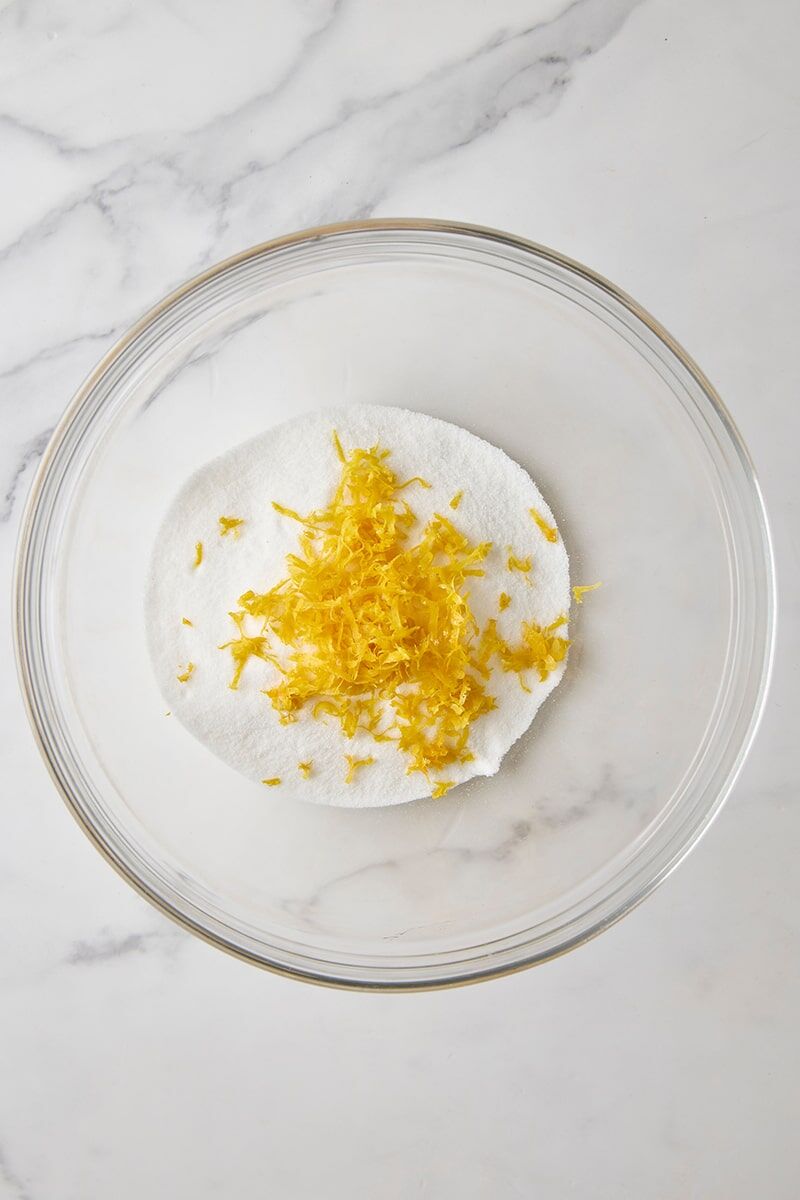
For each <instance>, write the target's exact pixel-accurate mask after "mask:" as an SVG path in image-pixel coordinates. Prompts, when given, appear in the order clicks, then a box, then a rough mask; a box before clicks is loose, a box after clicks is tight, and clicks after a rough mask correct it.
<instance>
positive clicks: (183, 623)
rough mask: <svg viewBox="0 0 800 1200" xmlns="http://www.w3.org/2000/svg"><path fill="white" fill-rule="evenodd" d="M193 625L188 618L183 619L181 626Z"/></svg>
mask: <svg viewBox="0 0 800 1200" xmlns="http://www.w3.org/2000/svg"><path fill="white" fill-rule="evenodd" d="M191 624H192V622H191V621H190V620H189V618H188V617H182V618H181V625H191Z"/></svg>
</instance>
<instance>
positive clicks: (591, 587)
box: [572, 583, 603, 604]
mask: <svg viewBox="0 0 800 1200" xmlns="http://www.w3.org/2000/svg"><path fill="white" fill-rule="evenodd" d="M602 586H603V585H602V583H583V584H581V583H576V584H575V587H574V588H573V589H572V595H573V597H574V599H575V603H576V604H583V597H584V596H585V595H586V593H587V592H596V591H597V589H598V588H599V587H602Z"/></svg>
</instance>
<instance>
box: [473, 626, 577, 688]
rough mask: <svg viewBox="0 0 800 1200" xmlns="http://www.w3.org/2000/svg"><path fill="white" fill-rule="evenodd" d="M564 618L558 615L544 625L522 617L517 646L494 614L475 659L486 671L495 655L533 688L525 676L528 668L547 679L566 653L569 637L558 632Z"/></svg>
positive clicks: (501, 664) (542, 678)
mask: <svg viewBox="0 0 800 1200" xmlns="http://www.w3.org/2000/svg"><path fill="white" fill-rule="evenodd" d="M564 621H565V618H563V617H559V618H558V619H557V621H555V622H553V624H552V625H547V626H545V627H544V628H542V626H541V625H537V624H536V622H535V621H523V622H522V631H521V633H522V640H521V642H520V644H519V645H518V646H512V645H510V644H509V643H508V642H507V641H506V640H505V639H504V638H502V637H501V636H500V634H499V633H498V632H497V622H496V621H495V620H494V618H492V619H491V620H489V621H487V622H486V628H485V629H484V631H483V633H482V634H481V638H480V644H479V647H478V653H477V656H476V662H477V663H478V664H479V665H480V667H482V668H483V670H484V671H486V670H488V668H489V663H490V661H491V660H492V659H493V658H495V657H496V658H497V659H498V660H499V662H500V666H501V667H502V669H503V670H504V671H514V672H516V674H517V676H518V677H519V681H520V685H521V687H522V688H523V690H524V691H530V688H529V687H528V686H527V684H526V682H525V680H524V679H523V677H522V676H523V674H524V673H525V672H526V671H536V672H537V674H538V676H539V679H540V680H541V682H542V683H544V681H545V680H546V679H547V678H548V676H549V675H550V673H551V672H552V671H554V670H555V669H556V667H558V666H559V664H560V663H562V662H563V661H564V659H565V658H566V657H567V650H568V649H569V646H570V642H569V639H568V638H565V637H561V636H560V635H559V634H557V633H556V632H555V629H556V628H560V626H561V625H563V624H564Z"/></svg>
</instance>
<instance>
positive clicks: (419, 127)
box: [0, 0, 800, 1200]
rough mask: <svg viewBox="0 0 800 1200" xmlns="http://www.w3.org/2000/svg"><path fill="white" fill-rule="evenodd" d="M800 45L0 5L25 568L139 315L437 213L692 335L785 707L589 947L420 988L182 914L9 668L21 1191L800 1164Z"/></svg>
mask: <svg viewBox="0 0 800 1200" xmlns="http://www.w3.org/2000/svg"><path fill="white" fill-rule="evenodd" d="M798 36H800V9H798V8H797V6H796V5H793V4H790V3H788V2H785V0H771V2H770V3H768V4H767V5H765V6H764V5H762V6H758V5H753V4H751V3H744V2H743V0H733V2H730V0H704V3H702V4H688V3H686V4H675V3H669V2H668V0H575V2H574V3H570V4H568V3H565V2H564V0H496V3H494V4H491V5H489V4H484V3H479V2H476V0H473V2H472V3H464V2H463V0H440V2H439V3H436V4H424V3H422V2H421V0H413V2H412V3H406V4H402V5H400V4H395V5H390V4H383V5H380V4H374V3H369V2H368V0H303V2H302V3H295V2H293V0H263V2H258V0H232V2H231V3H228V4H214V3H212V2H211V0H146V2H144V3H141V4H138V5H134V4H133V3H132V0H85V2H84V3H82V4H80V5H76V4H69V3H67V2H66V0H47V2H45V3H40V2H38V0H10V2H8V3H6V4H4V5H3V6H2V8H0V63H2V66H1V67H0V138H2V142H1V144H2V152H3V153H2V159H3V164H4V172H3V174H4V186H3V189H2V192H0V303H2V306H3V313H4V320H3V328H4V330H5V332H6V336H5V337H4V338H3V339H2V340H0V376H1V377H2V412H3V421H2V438H0V520H2V524H0V559H1V560H2V568H3V571H4V572H5V573H9V572H10V570H11V565H12V559H13V553H14V545H15V537H16V531H17V524H18V519H19V514H20V509H21V507H22V504H23V501H24V496H25V493H26V490H27V487H28V485H29V483H30V480H31V478H32V473H33V471H34V469H35V465H36V462H37V460H38V458H39V457H40V455H41V453H42V450H43V448H44V446H45V444H46V442H47V439H48V435H49V431H50V430H51V428H52V426H53V424H54V422H55V421H56V419H57V417H58V416H59V414H60V412H61V410H62V409H63V407H64V405H65V404H66V402H67V400H68V399H69V397H70V395H71V393H72V392H73V390H74V389H75V388H76V386H77V385H78V383H79V382H80V381H81V379H82V377H83V376H84V375H85V374H86V372H87V371H88V370H89V368H90V367H91V366H92V365H93V364H94V362H95V361H96V360H97V359H98V358H99V357H100V356H101V355H102V354H103V353H104V351H105V350H106V349H107V348H108V347H109V346H110V345H111V344H112V343H113V341H114V339H115V338H116V337H117V336H118V335H119V334H120V333H121V332H122V331H123V330H124V329H125V327H126V326H127V325H128V324H129V323H130V322H131V321H132V320H133V319H134V318H135V317H136V316H137V315H139V314H140V313H141V312H142V311H143V310H144V309H145V308H147V307H148V306H149V305H150V304H152V303H153V302H154V301H156V300H157V299H158V298H159V297H160V296H161V295H162V294H163V293H165V292H166V291H168V290H169V289H170V288H172V287H174V286H175V285H176V284H177V283H179V282H180V281H182V280H183V279H185V278H187V277H188V276H191V275H193V274H195V273H196V272H197V271H199V270H200V269H201V268H202V267H204V266H205V265H206V264H209V263H212V262H214V261H216V260H218V259H220V258H221V257H224V256H225V255H227V254H229V253H231V252H233V251H235V250H238V249H240V248H243V247H245V246H247V245H249V244H251V243H253V242H257V241H261V240H264V239H265V238H267V237H270V236H273V235H276V234H280V233H284V232H288V231H290V230H293V229H297V228H301V227H304V226H308V225H312V224H318V223H321V222H327V221H334V220H340V219H348V218H354V217H364V216H430V217H452V218H457V219H462V220H466V221H472V222H477V223H482V224H488V225H493V226H496V227H500V228H505V229H509V230H512V231H514V232H517V233H520V234H523V235H527V236H529V237H531V238H534V239H535V240H537V241H540V242H544V243H545V244H548V245H551V246H554V247H557V248H558V249H559V250H561V251H563V252H564V253H566V254H568V255H571V256H573V257H575V258H577V259H580V260H582V261H584V262H586V263H588V264H590V265H591V266H593V267H594V268H595V269H596V270H598V271H600V272H602V273H603V274H605V275H607V276H609V277H610V278H611V279H613V280H614V281H615V282H617V283H618V284H619V285H621V286H622V287H623V288H625V289H626V290H627V291H629V292H630V293H631V294H633V295H634V296H635V297H636V298H637V299H638V300H639V301H640V302H642V303H643V304H644V305H645V306H646V307H647V308H649V309H650V311H651V312H653V313H654V314H655V315H656V316H657V317H658V318H659V319H660V320H662V321H663V322H664V324H665V325H666V326H667V327H668V328H669V329H670V330H671V332H673V333H674V334H675V336H676V337H677V338H678V339H679V340H680V341H681V342H683V344H684V345H685V346H686V348H687V349H688V350H689V351H690V353H692V354H693V355H694V356H695V357H696V359H697V360H698V361H699V362H700V364H701V365H702V367H703V368H704V369H705V371H706V372H707V373H708V375H709V376H710V377H711V379H712V380H713V381H714V383H715V384H716V386H717V387H718V389H719V391H720V392H721V394H722V396H723V398H724V399H725V400H726V402H727V404H728V406H729V407H730V409H731V410H732V412H733V414H734V417H735V419H736V420H737V422H738V424H739V426H740V428H741V430H742V432H743V434H744V437H745V439H746V441H747V442H748V444H749V446H750V449H751V451H752V453H753V456H754V458H755V461H756V466H757V468H758V470H759V473H760V477H761V481H762V484H763V487H764V491H765V495H766V501H767V504H768V507H769V510H770V514H771V518H772V522H773V527H774V534H775V542H776V553H777V559H778V568H779V584H780V589H781V594H782V606H781V625H780V633H779V642H778V653H777V663H776V671H775V677H774V682H773V687H772V693H771V697H770V701H769V704H768V709H767V713H766V716H765V720H764V723H763V726H762V729H761V732H760V735H759V737H758V740H757V742H756V745H755V748H754V750H753V752H752V754H751V756H750V758H749V760H748V763H747V765H746V767H745V770H744V772H743V774H742V776H741V778H740V780H739V782H738V784H737V786H736V789H735V791H734V793H733V795H732V797H731V799H730V800H729V802H728V804H727V806H726V808H725V810H724V812H723V814H722V815H721V817H720V819H719V820H718V821H717V822H716V824H715V825H714V827H713V829H712V830H711V831H710V833H709V834H708V836H707V837H706V838H705V839H704V840H703V842H702V844H701V845H700V846H699V847H698V848H697V849H696V850H695V852H694V853H693V854H692V855H691V857H690V858H689V860H688V861H687V862H686V863H685V864H684V865H683V866H682V867H681V868H680V870H679V871H677V872H676V873H675V874H674V875H673V876H672V877H671V878H670V879H669V880H668V882H667V883H666V884H665V885H664V886H663V887H662V888H661V889H660V890H659V891H658V892H657V893H656V894H655V895H654V896H653V897H652V898H651V899H650V900H648V902H647V903H646V904H644V905H642V906H641V907H640V908H639V909H638V910H636V911H635V912H634V913H633V914H632V915H630V916H629V917H627V918H626V919H625V920H624V921H623V922H622V923H620V924H619V925H617V926H616V927H615V928H614V929H612V930H611V931H609V932H607V933H605V934H604V935H603V936H602V937H601V938H599V939H597V940H596V941H594V942H593V943H591V944H590V945H588V946H585V947H584V948H582V949H580V950H579V951H577V952H575V953H573V954H570V955H568V956H567V957H566V958H564V959H561V960H559V961H557V962H554V963H551V964H549V965H547V966H545V967H542V968H540V969H537V970H535V971H531V972H527V973H523V974H522V975H518V976H514V977H511V978H508V979H505V980H501V981H497V982H494V983H491V984H483V985H480V986H477V987H474V988H466V989H462V990H457V991H453V992H443V993H434V994H429V995H416V996H388V995H387V996H379V995H359V994H349V993H338V992H331V991H327V990H323V989H317V988H311V987H304V986H301V985H299V984H296V983H292V982H290V981H285V980H282V979H278V978H275V977H272V976H270V975H266V974H263V973H261V972H258V971H256V970H254V969H252V968H250V967H248V966H245V965H244V964H242V963H240V962H237V961H235V960H233V959H229V958H227V957H226V956H225V955H223V954H220V953H218V952H216V951H214V950H213V949H211V948H209V947H208V946H206V945H204V944H202V943H200V942H198V941H196V940H194V939H192V938H191V937H190V936H189V935H188V934H185V933H183V932H182V931H180V930H179V929H177V928H176V927H174V926H173V925H171V924H170V923H169V922H168V921H166V919H164V918H162V917H161V916H160V915H159V914H158V913H156V912H155V911H154V910H152V909H151V908H150V907H149V906H148V905H147V904H146V903H145V902H144V901H143V900H141V899H140V898H139V897H138V896H137V895H135V894H134V893H133V892H132V891H131V890H129V889H128V888H127V887H126V886H125V885H124V884H123V883H122V881H121V880H120V879H118V878H117V876H116V875H115V874H114V873H113V872H112V871H111V870H109V868H108V867H107V866H106V864H105V863H104V862H103V861H102V860H101V858H100V857H99V856H98V855H97V854H96V853H95V851H94V850H93V849H92V848H91V846H90V845H89V843H88V842H87V841H86V840H85V839H84V838H82V837H81V836H80V834H79V832H78V831H77V829H76V827H75V825H74V823H73V821H72V820H71V818H70V816H69V815H68V813H67V811H66V810H65V808H64V806H63V805H62V804H61V802H60V801H59V799H58V797H57V796H56V794H55V791H54V789H53V787H52V785H51V783H50V780H49V777H48V775H47V772H46V770H45V768H44V767H43V765H42V763H41V762H40V760H39V757H38V754H37V752H36V750H35V748H34V744H33V740H32V738H31V736H30V734H29V732H28V729H27V726H26V721H25V717H24V715H23V712H22V706H21V703H20V700H19V697H18V692H17V686H16V680H15V678H14V674H13V671H12V669H11V667H10V666H9V667H8V668H7V670H6V672H5V673H4V675H3V678H2V681H0V705H2V721H1V723H0V729H2V734H0V737H2V741H3V755H2V764H3V770H2V777H3V797H4V805H3V811H4V823H3V836H2V838H1V839H0V892H1V893H2V899H3V912H4V920H3V922H2V930H1V931H0V945H1V947H2V950H1V953H0V962H1V963H2V966H0V972H1V973H2V985H1V986H0V1047H1V1049H0V1063H2V1068H0V1071H1V1073H2V1081H3V1082H2V1087H0V1197H2V1198H3V1200H5V1198H6V1197H8V1198H10V1200H88V1198H92V1200H94V1198H100V1197H111V1196H113V1197H115V1200H134V1198H138V1197H140V1196H143V1195H146V1196H150V1197H162V1196H163V1197H170V1200H172V1198H174V1197H181V1198H182V1197H187V1198H188V1197H191V1198H192V1200H206V1198H209V1200H210V1198H211V1197H217V1196H226V1197H230V1196H247V1197H251V1196H262V1195H263V1196H271V1197H272V1196H274V1197H281V1198H284V1197H285V1198H287V1200H301V1198H303V1200H305V1198H308V1200H319V1198H321V1197H326V1198H327V1197H339V1196H342V1197H344V1196H357V1197H360V1196H370V1197H381V1200H394V1198H397V1200H400V1198H402V1200H406V1198H407V1197H411V1196H420V1197H423V1196H424V1197H448V1198H449V1197H453V1198H454V1200H455V1198H456V1197H458V1200H473V1198H483V1197H487V1198H488V1197H494V1196H504V1197H515V1196H519V1197H525V1198H526V1200H527V1198H529V1197H531V1196H539V1197H548V1198H554V1200H562V1198H563V1200H566V1198H567V1197H578V1196H580V1197H583V1196H591V1197H593V1200H618V1198H621V1197H630V1198H631V1200H667V1198H674V1200H691V1198H695V1197H696V1198H698V1200H751V1197H753V1196H769V1197H770V1198H771V1200H783V1198H785V1200H790V1198H793V1197H794V1196H796V1194H797V1182H796V1179H797V1173H798V1166H800V1162H799V1158H800V1156H798V1150H797V1133H796V1119H795V1118H796V1109H797V1091H796V1087H797V1084H796V1080H797V1073H798V1072H797V1068H798V1047H800V1035H798V1031H797V1012H798V1008H800V972H799V971H798V962H799V961H800V956H799V955H798V950H800V872H798V870H797V865H796V859H797V845H798V839H799V838H800V810H798V806H797V804H796V802H795V801H796V791H797V781H798V754H797V748H796V747H797V734H796V713H797V703H798V696H797V689H796V679H797V671H796V667H795V662H796V655H797V653H798V651H799V650H800V644H799V641H800V606H798V602H797V599H796V590H797V588H798V585H800V541H798V535H797V527H798V526H797V522H798V493H797V487H796V478H797V466H796V459H797V446H798V442H799V441H800V419H799V418H798V406H797V403H796V396H795V390H796V370H795V366H794V351H793V349H792V347H793V346H794V345H795V343H796V338H797V334H796V329H795V324H796V312H793V305H792V304H791V303H787V300H788V299H789V298H790V297H794V295H795V294H796V278H795V277H796V272H797V261H798V251H800V245H798V243H799V242H800V237H799V235H800V206H798V197H797V192H798V185H800V146H798V130H799V129H800V121H798V112H799V111H800V109H798V98H799V97H798V91H799V90H800V88H799V87H798V75H797V69H796V46H797V40H798ZM8 590H9V589H8V587H7V586H5V587H3V588H2V589H0V605H2V608H3V617H4V618H5V616H6V613H7V610H8ZM2 629H3V638H4V641H5V647H6V652H7V655H10V653H11V649H10V646H11V638H10V632H9V622H8V620H6V619H4V620H3V624H2ZM7 661H9V660H8V659H7Z"/></svg>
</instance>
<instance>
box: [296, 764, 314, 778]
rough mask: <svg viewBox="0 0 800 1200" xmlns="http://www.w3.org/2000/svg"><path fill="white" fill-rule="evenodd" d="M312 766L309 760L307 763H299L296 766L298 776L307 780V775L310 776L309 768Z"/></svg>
mask: <svg viewBox="0 0 800 1200" xmlns="http://www.w3.org/2000/svg"><path fill="white" fill-rule="evenodd" d="M313 765H314V764H313V762H312V761H311V759H309V760H308V762H299V763H298V764H297V769H298V771H299V772H300V774H301V775H302V776H303V779H308V777H309V775H310V774H311V768H312V766H313Z"/></svg>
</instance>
